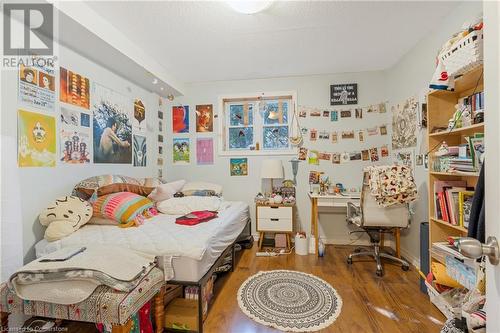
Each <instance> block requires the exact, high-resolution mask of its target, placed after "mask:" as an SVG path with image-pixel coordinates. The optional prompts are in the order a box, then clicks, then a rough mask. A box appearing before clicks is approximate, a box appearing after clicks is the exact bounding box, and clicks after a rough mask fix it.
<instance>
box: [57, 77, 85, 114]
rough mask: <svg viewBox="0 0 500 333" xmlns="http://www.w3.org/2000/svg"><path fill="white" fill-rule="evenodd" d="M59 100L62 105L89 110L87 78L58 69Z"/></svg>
mask: <svg viewBox="0 0 500 333" xmlns="http://www.w3.org/2000/svg"><path fill="white" fill-rule="evenodd" d="M59 100H60V101H61V102H64V103H68V104H72V105H75V106H79V107H82V108H84V109H89V108H90V81H89V79H88V78H86V77H84V76H82V75H80V74H78V73H75V72H73V71H70V70H67V69H66V68H63V67H59Z"/></svg>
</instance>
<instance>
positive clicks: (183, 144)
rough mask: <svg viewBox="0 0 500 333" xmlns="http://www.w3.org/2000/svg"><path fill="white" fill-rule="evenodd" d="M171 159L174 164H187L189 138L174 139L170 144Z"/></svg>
mask: <svg viewBox="0 0 500 333" xmlns="http://www.w3.org/2000/svg"><path fill="white" fill-rule="evenodd" d="M172 148H173V149H172V157H173V163H174V164H189V162H190V146H189V138H174V139H173V143H172Z"/></svg>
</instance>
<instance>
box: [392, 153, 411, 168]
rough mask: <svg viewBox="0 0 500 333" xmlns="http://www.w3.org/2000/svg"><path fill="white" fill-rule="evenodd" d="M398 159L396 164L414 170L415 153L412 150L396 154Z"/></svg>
mask: <svg viewBox="0 0 500 333" xmlns="http://www.w3.org/2000/svg"><path fill="white" fill-rule="evenodd" d="M394 155H395V158H396V163H397V164H399V165H404V166H407V167H409V168H412V169H413V165H414V164H415V163H414V161H413V156H414V154H413V151H412V150H405V151H399V152H397V153H395V154H394Z"/></svg>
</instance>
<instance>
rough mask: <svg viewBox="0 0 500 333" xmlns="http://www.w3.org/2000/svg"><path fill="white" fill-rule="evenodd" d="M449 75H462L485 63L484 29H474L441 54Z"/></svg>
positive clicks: (440, 56)
mask: <svg viewBox="0 0 500 333" xmlns="http://www.w3.org/2000/svg"><path fill="white" fill-rule="evenodd" d="M439 59H441V61H442V63H443V64H444V66H445V68H446V71H447V72H448V76H450V77H454V76H458V75H461V74H463V73H465V72H467V71H469V70H470V69H472V68H474V67H476V66H478V65H480V64H482V63H483V30H482V29H481V30H474V31H472V32H471V33H469V34H468V35H467V36H465V37H463V38H462V39H460V40H458V41H456V42H455V43H454V44H453V45H452V46H451V47H450V48H449V49H448V50H447V51H445V52H442V53H440V54H439Z"/></svg>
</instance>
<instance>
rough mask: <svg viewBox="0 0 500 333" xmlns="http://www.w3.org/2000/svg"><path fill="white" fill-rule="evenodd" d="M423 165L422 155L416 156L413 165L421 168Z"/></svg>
mask: <svg viewBox="0 0 500 333" xmlns="http://www.w3.org/2000/svg"><path fill="white" fill-rule="evenodd" d="M423 164H424V155H422V154H418V155H416V156H415V165H416V166H422V165H423Z"/></svg>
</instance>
